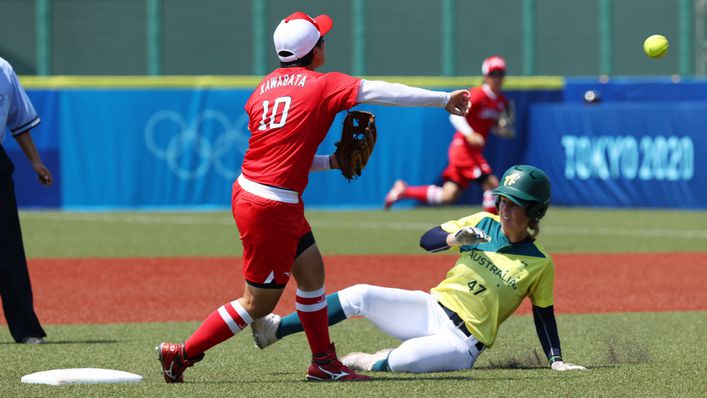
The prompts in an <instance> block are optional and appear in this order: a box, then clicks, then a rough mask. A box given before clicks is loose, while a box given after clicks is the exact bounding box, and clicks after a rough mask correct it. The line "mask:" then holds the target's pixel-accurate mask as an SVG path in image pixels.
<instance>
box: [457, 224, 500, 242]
mask: <svg viewBox="0 0 707 398" xmlns="http://www.w3.org/2000/svg"><path fill="white" fill-rule="evenodd" d="M454 241H455V242H456V243H457V246H470V245H476V244H479V243H486V242H489V241H491V238H490V237H489V236H488V235H487V234H486V232H485V231H484V230H483V229H480V228H476V227H464V228H462V229H460V230H459V231H457V232H455V233H454Z"/></svg>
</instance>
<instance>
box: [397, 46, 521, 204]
mask: <svg viewBox="0 0 707 398" xmlns="http://www.w3.org/2000/svg"><path fill="white" fill-rule="evenodd" d="M481 71H482V74H483V77H484V83H483V84H482V85H480V86H477V87H474V88H472V89H471V96H470V98H469V101H470V103H471V105H470V107H469V112H468V113H467V114H466V116H459V115H450V116H449V121H450V122H451V123H452V126H454V128H455V129H456V132H455V133H454V137H453V138H452V142H451V144H450V145H449V151H448V159H449V160H448V164H447V167H446V168H445V169H444V171H443V172H442V180H443V181H444V183H443V185H442V186H438V185H434V184H431V185H420V186H411V185H408V184H407V183H406V182H405V181H403V180H397V181H395V183H394V184H393V187H392V188H391V189H390V191H389V192H388V194H387V195H386V196H385V200H384V207H385V209H386V210H387V209H389V208H390V207H391V206H393V204H395V203H396V202H398V201H399V200H402V199H416V200H417V201H419V202H421V203H425V204H428V205H432V206H437V205H449V204H453V203H455V202H456V201H457V200H458V199H459V197H460V196H461V195H462V193H463V192H464V190H466V189H467V188H468V187H469V184H470V183H471V182H475V183H477V184H479V185H480V186H481V188H482V189H483V190H484V196H483V202H482V207H483V210H484V211H486V212H489V213H494V214H495V213H496V207H495V205H494V199H493V195H492V194H491V190H492V189H494V188H496V187H497V186H498V177H496V176H495V175H494V174H493V171H492V170H491V166H489V164H488V162H487V161H486V159H485V158H484V155H483V151H484V147H485V145H486V142H487V140H488V136H489V133H491V132H498V131H499V129H498V127H499V126H498V124H499V116H500V115H502V114H503V113H504V112H508V111H509V102H508V100H507V99H506V97H505V96H504V95H503V92H502V91H501V90H502V88H503V79H504V77H505V76H506V61H504V59H503V58H501V57H499V56H497V55H494V56H491V57H488V58H486V59H485V60H484V62H483V64H482V65H481ZM499 135H501V134H499ZM502 136H504V135H502ZM504 137H505V138H509V137H507V136H504Z"/></svg>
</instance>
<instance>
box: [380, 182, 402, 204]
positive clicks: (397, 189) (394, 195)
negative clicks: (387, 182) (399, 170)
mask: <svg viewBox="0 0 707 398" xmlns="http://www.w3.org/2000/svg"><path fill="white" fill-rule="evenodd" d="M407 187H408V184H407V183H405V181H403V180H397V181H395V183H394V184H393V187H392V188H390V191H388V194H387V195H385V200H384V202H383V208H384V209H385V210H388V209H390V207H391V206H392V205H393V203H395V202H397V201H398V200H400V195H402V194H403V192H405V190H406V189H407Z"/></svg>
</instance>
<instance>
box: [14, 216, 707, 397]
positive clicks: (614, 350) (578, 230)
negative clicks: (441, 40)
mask: <svg viewBox="0 0 707 398" xmlns="http://www.w3.org/2000/svg"><path fill="white" fill-rule="evenodd" d="M476 211H478V208H470V207H467V208H464V207H447V208H420V209H415V210H396V211H391V212H382V211H369V212H323V211H322V212H309V213H308V219H309V221H310V223H311V224H312V226H313V229H314V233H315V236H316V237H317V241H318V243H319V246H320V248H321V250H322V252H323V253H324V254H325V255H326V254H392V253H403V254H404V253H421V252H422V251H421V249H419V247H418V244H417V242H418V239H419V236H420V234H421V233H422V232H424V231H425V230H427V229H428V228H431V227H433V226H435V225H439V224H440V223H441V222H444V221H446V220H449V219H455V218H459V217H461V216H463V215H466V214H470V213H473V212H476ZM21 219H22V227H23V234H24V239H25V245H26V251H27V254H28V256H29V257H30V258H48V257H88V256H91V257H93V256H98V257H139V256H144V257H152V256H239V255H240V254H241V249H240V242H239V241H238V238H237V231H236V228H235V224H234V223H233V220H232V217H231V215H230V213H229V212H226V211H222V212H198V213H183V212H182V213H167V212H160V213H69V212H22V213H21ZM541 241H542V242H543V245H544V246H545V247H546V248H547V249H548V250H549V251H550V252H551V253H558V252H656V251H660V252H679V251H702V252H704V251H707V245H705V244H704V242H705V241H707V212H678V211H672V212H670V211H667V212H664V211H655V210H650V211H617V210H614V211H611V210H609V211H599V210H590V209H568V208H552V209H551V210H550V212H549V214H548V216H547V217H546V218H545V219H543V222H542V234H541ZM639 277H640V275H633V276H631V278H639ZM695 277H697V278H700V277H702V276H701V275H695ZM617 282H619V283H631V280H618V281H617ZM659 288H660V287H659V286H656V289H659ZM57 299H61V298H60V297H57ZM615 299H616V300H621V299H622V298H621V297H616V298H615ZM87 300H88V301H90V298H87ZM175 305H178V303H175ZM210 310H211V309H210V308H205V309H204V311H205V313H206V312H208V311H210ZM558 323H559V329H560V336H561V337H562V342H563V351H564V356H565V359H567V360H568V361H570V362H575V363H578V364H582V365H586V366H587V367H589V368H591V369H592V370H591V371H590V372H570V373H559V372H553V371H551V370H549V369H548V367H547V365H546V363H545V361H544V359H538V358H541V357H542V354H541V352H542V351H541V348H540V344H539V342H538V340H537V337H536V336H535V328H534V326H533V322H532V318H531V317H529V316H513V317H511V318H510V319H509V320H508V321H507V322H506V323H504V324H503V326H502V327H501V331H500V335H499V338H498V340H497V343H496V345H495V346H494V347H493V348H492V349H490V350H488V351H486V352H485V353H484V354H482V356H481V357H480V359H479V361H478V362H477V365H476V368H475V369H473V370H468V371H460V372H449V373H433V374H425V375H410V374H391V373H385V374H378V377H377V379H376V381H373V382H371V383H363V384H361V383H355V384H351V383H343V384H342V383H334V384H316V383H305V382H303V379H304V373H305V370H306V366H307V358H308V357H309V353H308V349H307V345H306V342H305V339H304V337H303V336H292V337H289V338H287V339H285V340H283V341H281V342H279V343H278V344H277V345H275V346H274V347H271V348H268V349H267V350H265V351H259V350H257V349H255V348H254V347H253V346H252V344H251V342H250V335H249V333H248V332H246V333H242V334H240V335H238V336H236V337H235V338H233V339H232V340H230V341H228V342H227V343H224V344H222V345H220V346H217V347H215V348H213V349H212V350H210V351H209V352H208V353H207V357H206V360H205V361H204V362H202V363H200V364H198V365H197V367H195V368H194V369H190V370H189V371H188V372H187V374H186V379H187V381H188V383H186V384H184V385H167V384H165V383H164V382H163V380H162V377H161V374H160V371H159V365H158V362H157V360H156V355H155V353H154V352H153V350H152V348H153V347H154V346H155V345H156V344H158V343H159V342H160V341H164V340H167V341H183V340H184V339H185V338H186V337H188V336H189V334H190V333H191V332H193V331H194V329H195V328H196V327H197V326H198V323H163V324H157V323H153V324H120V325H117V324H116V325H45V326H46V329H47V332H48V334H49V344H46V345H44V346H24V345H17V344H14V343H12V341H11V338H10V336H9V333H7V332H4V331H3V332H2V333H0V397H44V396H46V397H49V396H75V397H85V396H95V397H108V396H110V397H113V396H120V397H126V396H127V397H153V396H160V397H163V396H164V397H168V396H178V397H185V396H208V397H220V396H239V397H242V396H248V397H253V396H257V397H299V396H303V397H304V396H307V397H318V396H332V397H333V396H336V397H349V396H352V397H357V396H366V397H369V396H401V395H403V394H408V395H411V396H450V397H453V396H479V397H481V396H512V397H516V396H529V397H530V396H532V397H536V396H572V397H605V396H612V397H613V396H631V397H634V396H650V397H653V396H655V397H668V396H673V397H704V396H707V377H706V375H707V365H706V363H705V359H704V358H705V357H707V337H706V336H707V335H706V334H705V330H707V311H699V312H683V313H628V314H595V315H562V314H560V315H558ZM332 336H333V338H334V340H335V341H336V343H337V347H338V350H339V352H340V353H342V354H343V353H346V352H350V351H369V352H372V351H376V350H378V349H381V348H385V347H390V346H395V345H397V342H396V341H394V340H393V339H391V338H390V337H387V336H386V335H384V334H383V333H381V332H379V331H378V330H377V329H375V327H374V326H373V325H372V324H370V323H369V322H368V321H366V320H361V319H355V320H350V321H347V322H346V323H344V324H341V325H337V326H335V327H334V328H332ZM78 367H98V368H110V369H120V370H125V371H130V372H134V373H137V374H140V375H142V376H144V377H145V381H144V382H142V383H139V384H136V385H82V386H61V387H51V386H33V385H24V384H21V383H20V378H21V377H22V376H23V375H25V374H29V373H33V372H37V371H43V370H49V369H56V368H78Z"/></svg>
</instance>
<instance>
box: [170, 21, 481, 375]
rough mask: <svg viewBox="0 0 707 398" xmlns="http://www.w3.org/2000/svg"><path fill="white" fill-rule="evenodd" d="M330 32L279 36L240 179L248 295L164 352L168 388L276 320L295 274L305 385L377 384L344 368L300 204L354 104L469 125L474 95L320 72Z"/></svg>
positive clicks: (317, 25)
mask: <svg viewBox="0 0 707 398" xmlns="http://www.w3.org/2000/svg"><path fill="white" fill-rule="evenodd" d="M332 25H333V23H332V20H331V18H329V16H327V15H320V16H318V17H316V18H312V17H310V16H308V15H306V14H304V13H302V12H296V13H294V14H292V15H290V16H288V17H287V18H285V19H284V20H282V22H281V23H280V24H279V25H278V27H277V29H276V30H275V33H274V34H273V41H274V43H275V50H276V52H277V55H278V57H279V59H280V68H278V69H276V70H274V71H273V72H272V73H270V74H269V75H268V76H266V77H265V78H264V79H263V80H262V81H261V82H260V84H259V85H258V86H257V87H256V89H255V91H254V92H253V94H252V95H251V97H250V98H249V99H248V101H247V103H246V105H245V111H246V113H248V116H249V124H248V128H249V130H250V131H251V137H250V141H249V148H248V151H247V152H246V154H245V156H244V159H243V164H242V166H241V172H242V174H241V175H240V176H239V177H238V179H237V180H236V182H234V184H233V194H232V209H233V215H234V218H235V221H236V224H237V226H238V231H239V233H240V238H241V241H242V243H243V272H244V275H245V280H246V286H245V291H244V293H243V296H242V297H241V298H239V299H237V300H234V301H231V302H229V303H226V304H224V305H223V306H221V307H220V308H218V309H217V310H216V311H214V312H213V313H212V314H211V315H210V316H209V317H208V318H207V319H206V320H205V321H204V322H203V323H202V325H201V326H200V327H199V328H198V329H197V330H196V331H195V332H194V333H193V334H192V335H191V336H190V337H189V338H188V339H187V340H186V342H185V343H184V344H173V343H162V344H160V346H159V347H157V349H158V353H159V359H160V362H161V363H162V369H163V374H164V377H165V381H167V382H168V383H174V382H182V381H183V373H184V370H185V369H186V368H187V367H190V366H192V365H193V364H194V363H195V362H198V361H200V360H201V359H202V358H203V357H204V352H205V351H206V350H208V349H209V348H211V347H213V346H215V345H217V344H219V343H221V342H223V341H225V340H227V339H229V338H230V337H232V336H234V335H235V334H236V333H238V332H240V331H241V330H243V329H244V328H246V327H247V326H248V325H250V324H251V323H252V322H253V320H255V319H258V318H261V317H264V316H265V315H267V314H269V313H270V312H271V311H272V310H273V308H274V307H275V305H276V304H277V302H278V300H279V299H280V295H281V294H282V291H283V289H284V288H285V285H286V284H287V282H288V280H289V278H290V274H291V275H292V276H294V278H295V280H296V281H297V295H296V309H297V313H298V315H299V318H300V320H301V322H302V325H303V328H304V331H305V334H306V335H307V340H308V342H309V345H310V348H311V350H312V363H311V365H310V366H309V368H308V370H307V379H308V380H322V381H347V380H367V379H369V378H368V377H367V376H361V375H357V374H356V373H354V372H353V371H351V370H350V369H348V368H346V367H345V366H343V364H342V363H341V362H340V361H339V359H338V357H337V355H336V351H335V348H334V345H333V343H331V340H330V338H329V329H328V325H327V301H326V295H325V289H324V263H323V260H322V256H321V254H320V252H319V249H318V248H317V245H316V243H315V240H314V235H313V234H312V231H311V228H310V226H309V223H308V222H307V220H306V219H305V217H304V205H303V203H302V193H303V192H304V189H305V187H306V186H307V182H308V175H309V172H310V171H312V170H322V169H327V168H328V167H329V158H330V157H329V156H315V151H316V149H317V147H318V146H319V144H320V143H321V142H322V141H323V140H324V137H325V136H326V134H327V132H328V131H329V128H330V127H331V124H332V122H333V121H334V118H335V116H336V114H337V113H338V112H340V111H343V110H347V109H349V108H351V107H353V106H354V105H356V104H359V103H368V104H379V105H401V106H430V107H440V108H445V109H446V110H447V111H448V112H450V113H452V114H455V115H465V114H466V112H467V110H468V105H469V92H468V91H467V90H457V91H454V92H452V93H446V92H440V91H430V90H423V89H419V88H414V87H408V86H405V85H402V84H391V83H386V82H382V81H367V80H362V79H358V78H355V77H352V76H348V75H345V74H343V73H336V72H332V73H319V72H316V69H317V68H319V67H320V66H322V65H323V64H324V62H325V61H326V45H325V42H324V35H325V34H326V33H327V32H328V31H329V30H330V29H331V27H332ZM183 288H185V289H188V286H185V287H183Z"/></svg>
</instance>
